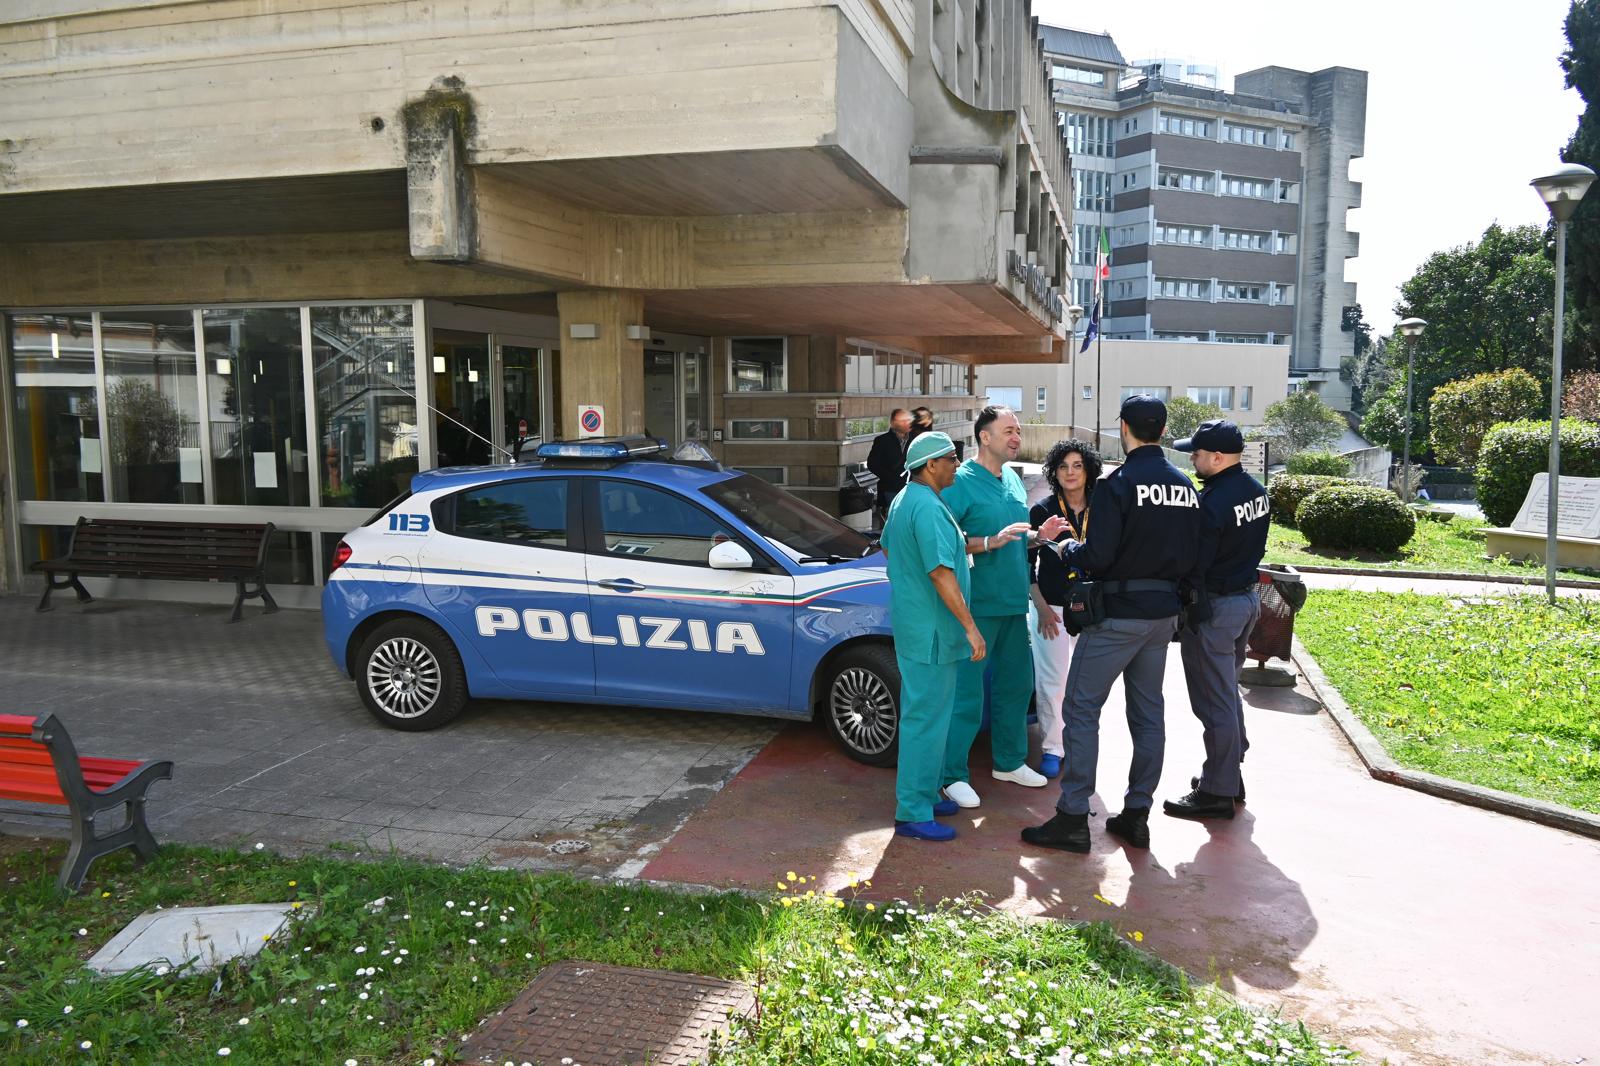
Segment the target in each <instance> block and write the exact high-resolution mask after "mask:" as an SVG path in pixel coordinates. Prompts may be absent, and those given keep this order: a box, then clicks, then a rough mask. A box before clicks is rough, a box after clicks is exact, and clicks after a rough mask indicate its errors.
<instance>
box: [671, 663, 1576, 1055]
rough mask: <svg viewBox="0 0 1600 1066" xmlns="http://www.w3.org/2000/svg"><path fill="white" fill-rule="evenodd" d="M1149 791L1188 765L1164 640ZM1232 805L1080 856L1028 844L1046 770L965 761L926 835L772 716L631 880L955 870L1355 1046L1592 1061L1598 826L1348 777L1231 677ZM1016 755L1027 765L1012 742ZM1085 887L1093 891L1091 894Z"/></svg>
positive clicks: (866, 778) (1108, 754)
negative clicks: (956, 798)
mask: <svg viewBox="0 0 1600 1066" xmlns="http://www.w3.org/2000/svg"><path fill="white" fill-rule="evenodd" d="M1166 693H1167V732H1168V738H1167V759H1166V771H1165V774H1164V777H1163V780H1162V787H1161V789H1160V791H1159V793H1158V796H1157V799H1158V801H1159V799H1161V798H1172V797H1176V796H1177V795H1180V794H1181V793H1183V792H1185V791H1187V790H1188V779H1189V777H1190V775H1191V774H1193V773H1194V772H1196V770H1197V769H1198V768H1199V765H1200V759H1201V752H1202V748H1201V743H1200V729H1199V724H1198V723H1197V722H1196V721H1195V719H1194V718H1193V716H1192V715H1191V714H1190V713H1189V708H1188V702H1187V698H1186V696H1185V694H1184V686H1183V679H1182V667H1181V664H1180V663H1179V661H1178V656H1177V654H1176V650H1175V649H1174V653H1173V654H1172V655H1171V656H1169V659H1168V671H1167V684H1166ZM1246 702H1247V704H1248V705H1249V708H1250V709H1249V710H1248V711H1247V717H1248V722H1249V729H1250V737H1251V741H1252V744H1253V747H1252V749H1251V752H1250V755H1249V757H1248V758H1247V759H1246V762H1245V778H1246V782H1247V785H1248V788H1249V798H1250V802H1249V806H1248V807H1245V808H1243V809H1241V811H1240V813H1239V817H1238V818H1236V819H1235V820H1233V821H1231V822H1208V823H1194V822H1184V821H1180V820H1177V819H1173V818H1168V817H1165V816H1164V815H1162V814H1160V813H1159V803H1158V808H1157V813H1156V814H1155V815H1154V816H1153V817H1152V819H1151V833H1152V837H1153V841H1152V846H1151V848H1150V850H1149V851H1139V850H1135V849H1128V848H1123V847H1121V846H1118V845H1117V844H1115V843H1114V840H1113V838H1109V837H1107V836H1105V835H1104V832H1103V830H1102V825H1103V821H1104V818H1103V816H1104V814H1105V813H1106V810H1107V807H1106V805H1105V804H1104V803H1101V802H1099V801H1098V800H1097V801H1096V803H1095V806H1094V809H1095V810H1096V811H1097V812H1099V813H1100V815H1101V817H1098V818H1095V819H1092V820H1091V825H1092V826H1093V833H1094V849H1093V852H1092V853H1091V854H1089V855H1081V856H1080V855H1069V854H1065V853H1061V852H1052V851H1044V850H1040V849H1035V848H1028V847H1026V846H1025V845H1023V844H1022V843H1021V841H1020V840H1019V839H1018V836H1017V833H1018V830H1019V829H1021V828H1022V827H1023V826H1025V825H1031V824H1036V823H1038V822H1042V821H1043V820H1044V819H1045V818H1047V817H1048V816H1049V815H1050V813H1051V809H1052V807H1053V804H1054V801H1055V797H1056V795H1057V794H1058V792H1057V788H1056V784H1055V782H1052V783H1051V784H1050V785H1049V786H1048V787H1046V788H1044V789H1037V790H1035V789H1024V788H1021V787H1019V786H1016V785H1011V784H1002V783H1000V782H996V781H993V780H992V779H990V777H989V766H988V751H987V746H986V743H985V742H984V740H983V739H981V738H980V740H979V745H978V750H977V751H975V753H974V758H973V763H974V766H973V769H974V775H973V782H974V785H975V786H976V788H977V789H978V792H979V794H980V795H981V796H982V797H983V805H982V806H981V807H979V808H977V809H975V810H972V811H963V812H962V813H961V815H960V816H959V817H957V818H954V819H951V820H950V821H951V822H952V824H954V825H956V826H957V827H958V829H959V830H960V832H961V836H960V838H959V839H957V840H956V841H955V842H953V843H949V844H927V843H922V842H918V841H910V840H906V839H904V838H899V837H895V836H894V835H893V833H892V830H891V827H892V824H893V823H892V820H893V814H894V795H893V792H894V775H893V772H892V771H888V770H874V769H870V768H867V767H863V766H859V765H857V764H855V763H853V762H851V761H850V760H848V759H846V758H845V757H844V756H842V755H840V754H838V753H837V752H836V751H835V750H834V749H833V748H832V747H831V745H830V743H829V742H828V741H827V740H826V738H825V737H824V736H823V735H822V732H821V730H820V729H816V728H813V727H810V726H801V725H796V726H791V727H790V728H788V729H786V730H785V731H784V732H783V733H782V734H780V735H779V736H778V737H777V738H776V739H775V740H774V741H773V742H772V743H771V744H769V745H768V746H767V748H766V749H765V750H764V751H763V752H762V754H761V755H759V756H758V757H757V758H756V759H755V760H753V761H752V762H751V763H750V764H749V765H748V766H747V767H746V768H745V769H744V771H743V772H741V773H740V774H739V776H738V777H736V778H735V779H734V780H733V781H732V782H731V783H730V784H729V786H728V787H727V788H726V789H725V790H724V791H723V792H722V793H721V794H720V795H719V796H718V797H717V798H716V799H714V800H713V801H712V802H711V803H710V804H709V805H708V806H707V807H706V808H705V809H704V810H702V811H701V812H700V813H699V814H697V815H695V816H694V817H693V818H691V819H690V821H689V822H688V824H687V825H686V826H685V827H684V828H683V829H682V831H680V832H679V833H678V834H677V836H676V837H674V838H673V839H672V841H670V842H669V843H668V844H667V846H666V847H665V848H664V849H663V850H662V851H661V852H660V853H659V854H658V855H657V856H656V857H655V858H654V859H653V860H652V861H651V862H650V863H649V865H647V866H646V868H645V869H644V871H643V874H642V876H644V877H645V878H648V879H652V880H660V881H676V882H682V883H691V884H703V885H716V886H724V887H741V888H753V889H758V890H759V889H770V888H773V887H774V881H775V879H776V878H778V877H780V876H782V875H783V874H785V873H787V872H788V871H790V870H793V871H795V872H796V873H800V874H804V875H817V876H819V878H820V879H821V882H822V884H823V885H824V886H827V887H833V888H839V887H842V886H843V885H844V883H845V881H846V880H847V879H848V877H849V875H850V874H851V873H856V874H859V875H860V876H862V877H867V878H871V879H872V882H873V884H872V888H871V889H870V890H869V894H870V895H872V896H875V897H879V898H896V897H899V898H907V899H910V898H915V896H916V894H917V893H918V892H919V891H920V892H921V893H922V894H923V898H925V899H933V898H939V897H952V896H959V895H962V894H963V893H967V892H973V891H978V892H982V893H984V894H985V895H986V896H987V897H988V898H989V900H990V901H991V902H992V903H993V904H994V905H995V906H998V907H1001V908H1003V909H1006V910H1010V911H1017V912H1020V913H1026V914H1032V915H1044V916H1048V917H1054V918H1063V919H1069V920H1085V919H1096V920H1098V919H1106V920H1109V921H1111V922H1113V923H1114V924H1115V925H1116V926H1117V927H1118V928H1119V929H1121V930H1122V931H1123V932H1124V933H1125V934H1127V933H1132V932H1134V931H1138V932H1141V933H1143V935H1144V939H1143V944H1142V946H1143V947H1144V948H1145V949H1146V950H1148V951H1151V952H1153V953H1155V954H1156V955H1159V956H1160V957H1162V958H1164V959H1166V960H1168V961H1169V962H1172V963H1174V964H1176V965H1179V966H1182V967H1183V968H1184V969H1185V970H1187V971H1188V972H1189V973H1190V974H1192V975H1194V976H1195V977H1198V978H1202V979H1205V980H1212V981H1215V982H1216V983H1217V984H1218V985H1220V986H1221V987H1222V988H1224V989H1227V990H1228V991H1230V992H1233V993H1234V994H1236V995H1238V996H1240V997H1241V998H1243V999H1245V1000H1247V1001H1249V1002H1252V1003H1255V1004H1259V1005H1264V1006H1267V1007H1269V1008H1281V1009H1282V1010H1283V1012H1284V1013H1285V1014H1286V1015H1288V1016H1290V1017H1294V1018H1300V1019H1303V1020H1305V1021H1306V1022H1307V1023H1308V1024H1310V1025H1313V1026H1315V1027H1318V1028H1321V1029H1323V1030H1324V1031H1326V1032H1328V1033H1330V1034H1331V1035H1333V1036H1335V1037H1337V1038H1338V1039H1340V1040H1341V1041H1343V1042H1345V1043H1347V1044H1349V1045H1350V1046H1353V1047H1356V1048H1358V1049H1360V1050H1361V1051H1363V1052H1365V1053H1366V1054H1367V1055H1368V1056H1370V1057H1371V1058H1372V1059H1374V1060H1378V1059H1382V1058H1388V1059H1389V1060H1390V1061H1392V1062H1395V1063H1428V1064H1441V1066H1442V1064H1445V1063H1452V1064H1454V1063H1494V1064H1521V1063H1578V1062H1584V1061H1587V1062H1590V1063H1595V1062H1600V842H1596V841H1593V840H1589V839H1586V838H1583V837H1578V836H1575V835H1572V834H1568V833H1564V832H1562V831H1559V830H1555V829H1549V828H1546V827H1544V826H1540V825H1535V824H1533V823H1530V822H1523V821H1519V820H1517V819H1513V818H1509V817H1505V816H1502V815H1498V814H1492V813H1489V812H1487V811H1482V810H1478V809H1476V808H1472V807H1466V806H1462V805H1459V804H1456V803H1453V802H1450V801H1448V800H1442V799H1436V798H1434V797H1431V796H1427V795H1423V794H1422V793H1418V792H1413V791H1411V790H1409V789H1404V788H1400V787H1397V786H1394V785H1386V784H1382V783H1380V782H1377V781H1374V780H1372V779H1371V778H1370V777H1369V776H1367V774H1366V772H1365V770H1364V769H1363V768H1362V766H1361V764H1360V762H1359V761H1358V760H1357V759H1356V757H1355V755H1354V753H1353V752H1352V751H1351V750H1350V748H1349V746H1348V745H1347V744H1346V742H1345V740H1344V737H1343V735H1342V734H1340V733H1339V731H1338V727H1337V726H1336V725H1335V724H1334V723H1333V722H1332V720H1331V719H1329V718H1328V716H1327V715H1326V714H1325V713H1319V712H1320V708H1319V706H1318V704H1317V703H1316V702H1315V699H1314V698H1313V697H1312V696H1311V695H1310V694H1309V691H1308V690H1306V689H1305V688H1304V686H1303V682H1302V685H1301V687H1299V688H1297V689H1293V690H1290V689H1268V688H1256V689H1251V690H1247V692H1246ZM1121 711H1122V696H1121V692H1120V690H1114V691H1113V693H1112V698H1111V700H1110V702H1109V703H1108V704H1107V713H1106V714H1105V715H1104V717H1103V722H1102V739H1101V760H1100V775H1099V777H1100V785H1101V795H1102V796H1105V795H1109V796H1110V797H1111V804H1110V810H1111V812H1112V813H1115V812H1116V811H1117V810H1119V809H1120V808H1121V790H1120V785H1121V782H1122V780H1123V779H1124V778H1125V775H1126V773H1127V765H1128V751H1129V743H1128V735H1127V729H1126V727H1125V725H1124V724H1123V718H1122V713H1121ZM1035 765H1037V763H1035ZM1097 894H1098V895H1099V896H1102V897H1105V898H1106V899H1107V900H1109V901H1110V903H1109V904H1107V903H1102V902H1100V901H1098V900H1097V899H1096V898H1095V897H1096V895H1097Z"/></svg>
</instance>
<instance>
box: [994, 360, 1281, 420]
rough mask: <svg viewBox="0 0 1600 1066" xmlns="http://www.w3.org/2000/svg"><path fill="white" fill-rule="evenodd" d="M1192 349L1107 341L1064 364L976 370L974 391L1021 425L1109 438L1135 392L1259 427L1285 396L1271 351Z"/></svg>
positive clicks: (1279, 367) (1277, 364)
mask: <svg viewBox="0 0 1600 1066" xmlns="http://www.w3.org/2000/svg"><path fill="white" fill-rule="evenodd" d="M1195 351H1196V349H1195V348H1194V347H1192V346H1190V345H1180V344H1167V343H1164V342H1161V341H1130V340H1107V341H1104V342H1103V344H1102V345H1100V346H1099V350H1098V351H1097V348H1096V346H1091V347H1090V348H1089V350H1088V351H1087V352H1085V353H1084V354H1083V355H1082V356H1081V357H1079V358H1078V359H1077V360H1076V362H1075V363H1074V364H1073V365H1069V366H986V367H982V368H981V369H980V370H979V371H978V391H979V393H980V394H981V395H982V396H984V397H985V398H986V399H988V400H992V401H994V402H997V403H1004V404H1006V405H1008V406H1011V407H1013V408H1015V409H1016V411H1017V414H1018V417H1019V418H1021V419H1023V420H1024V421H1037V422H1043V423H1045V424H1046V425H1052V426H1077V427H1079V428H1080V429H1084V430H1088V429H1092V428H1093V427H1094V426H1095V425H1100V426H1102V427H1103V429H1102V432H1103V433H1104V434H1106V435H1107V436H1108V437H1115V436H1116V420H1117V409H1118V408H1119V407H1120V406H1121V405H1122V401H1123V400H1124V399H1125V398H1127V397H1128V396H1129V395H1131V394H1133V393H1135V392H1148V393H1151V394H1153V395H1156V396H1159V397H1161V398H1162V399H1164V400H1170V399H1172V398H1174V397H1178V396H1187V397H1188V398H1189V399H1191V400H1195V401H1197V402H1200V403H1211V404H1216V405H1217V406H1218V407H1220V408H1221V409H1222V411H1223V413H1224V415H1225V416H1226V417H1228V418H1230V419H1232V420H1233V421H1234V422H1237V423H1238V424H1239V425H1241V426H1258V425H1261V424H1262V421H1263V419H1262V414H1263V412H1264V411H1265V410H1266V409H1267V405H1268V404H1271V403H1276V402H1277V401H1278V400H1281V399H1283V398H1284V396H1285V395H1287V392H1286V382H1285V380H1284V376H1283V357H1282V354H1281V352H1280V351H1279V350H1278V349H1277V348H1276V347H1275V346H1269V345H1262V344H1227V343H1212V344H1207V345H1206V347H1205V349H1204V352H1205V358H1203V359H1196V358H1194V353H1195ZM1096 386H1098V392H1097V391H1096ZM1097 396H1098V397H1099V398H1098V400H1097V399H1096V397H1097Z"/></svg>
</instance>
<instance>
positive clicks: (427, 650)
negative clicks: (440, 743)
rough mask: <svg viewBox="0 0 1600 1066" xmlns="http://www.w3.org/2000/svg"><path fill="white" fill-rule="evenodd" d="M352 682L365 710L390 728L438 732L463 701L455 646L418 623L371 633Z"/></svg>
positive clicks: (399, 624)
mask: <svg viewBox="0 0 1600 1066" xmlns="http://www.w3.org/2000/svg"><path fill="white" fill-rule="evenodd" d="M356 678H357V687H358V688H359V689H360V690H361V700H362V702H363V703H365V704H366V705H367V710H369V711H371V712H372V715H373V717H374V718H376V719H378V721H380V722H382V723H383V724H384V725H387V726H390V727H392V728H394V729H404V730H424V729H437V728H438V727H439V726H442V725H444V724H445V723H446V722H449V721H450V720H451V719H453V718H454V717H455V716H456V715H458V714H460V713H461V708H462V707H464V706H466V702H467V685H466V679H465V675H464V671H463V670H462V668H461V657H460V656H459V655H457V654H456V649H455V645H453V644H451V643H450V640H449V638H447V637H446V636H445V635H444V634H443V633H442V632H440V631H439V629H438V628H437V627H436V626H433V625H430V624H429V623H427V622H424V621H421V620H420V619H419V620H410V619H403V620H397V621H393V622H388V623H386V624H384V625H382V626H379V627H378V628H377V629H376V630H374V631H373V633H372V635H371V636H369V637H368V638H367V640H366V642H365V643H364V644H362V646H361V652H360V654H359V656H358V658H357V668H356Z"/></svg>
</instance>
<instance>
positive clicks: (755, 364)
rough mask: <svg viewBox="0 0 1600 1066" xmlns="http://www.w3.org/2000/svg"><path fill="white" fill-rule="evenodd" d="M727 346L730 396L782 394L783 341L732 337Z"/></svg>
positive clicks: (780, 339) (783, 380)
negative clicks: (733, 394) (729, 348)
mask: <svg viewBox="0 0 1600 1066" xmlns="http://www.w3.org/2000/svg"><path fill="white" fill-rule="evenodd" d="M730 344H731V351H732V365H733V391H734V392H782V391H783V389H784V382H785V380H786V379H785V375H784V351H785V342H784V338H782V337H735V338H733V340H732V341H731V342H730Z"/></svg>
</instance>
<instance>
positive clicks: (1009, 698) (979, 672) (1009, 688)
mask: <svg viewBox="0 0 1600 1066" xmlns="http://www.w3.org/2000/svg"><path fill="white" fill-rule="evenodd" d="M973 621H974V622H976V623H977V624H978V632H980V633H982V634H983V642H984V644H986V645H987V646H988V654H987V655H985V656H984V658H983V661H982V662H976V663H975V662H963V663H959V664H958V665H957V666H956V670H957V680H956V691H955V707H954V709H953V711H952V713H951V717H950V735H949V737H948V739H947V740H946V741H945V758H944V780H943V781H942V782H940V784H941V785H948V784H950V783H952V782H954V781H967V780H970V779H971V771H970V770H968V768H967V756H968V755H969V754H970V753H971V751H972V742H973V741H974V740H976V739H977V736H978V726H979V725H980V724H981V723H982V721H983V674H984V671H985V670H986V669H989V668H990V667H991V666H992V667H993V670H994V674H993V676H992V677H991V678H990V679H989V746H990V748H991V749H992V750H993V752H994V768H995V769H996V770H1001V771H1006V770H1015V769H1016V768H1017V767H1019V766H1021V765H1022V764H1023V763H1025V762H1027V759H1028V703H1029V701H1030V700H1032V699H1033V651H1032V648H1031V646H1030V644H1029V642H1028V640H1029V638H1028V616H1027V615H1025V614H1008V615H999V616H995V615H979V616H978V617H976V618H974V619H973ZM901 706H902V707H903V706H904V704H901ZM902 713H903V712H902Z"/></svg>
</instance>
